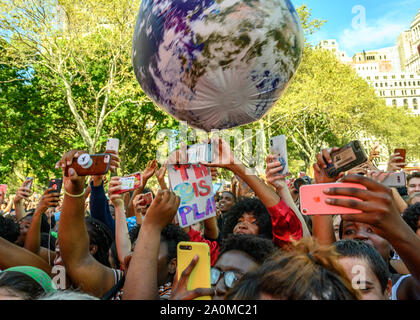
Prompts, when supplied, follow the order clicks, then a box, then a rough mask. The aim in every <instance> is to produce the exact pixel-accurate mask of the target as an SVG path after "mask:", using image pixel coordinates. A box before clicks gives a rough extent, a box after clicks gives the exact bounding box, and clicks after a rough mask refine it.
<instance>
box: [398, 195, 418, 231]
mask: <svg viewBox="0 0 420 320" xmlns="http://www.w3.org/2000/svg"><path fill="white" fill-rule="evenodd" d="M402 218H403V219H404V221H405V222H406V223H407V224H408V225H409V226H410V228H411V229H412V230H413V231H414V232H416V231H417V229H418V223H419V218H420V202H418V203H415V204H412V205H409V206H408V207H407V208H406V209H405V210H404V212H403V214H402Z"/></svg>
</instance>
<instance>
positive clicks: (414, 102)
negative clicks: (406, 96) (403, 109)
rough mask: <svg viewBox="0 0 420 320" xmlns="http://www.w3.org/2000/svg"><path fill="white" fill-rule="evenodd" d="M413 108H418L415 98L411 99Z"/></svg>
mask: <svg viewBox="0 0 420 320" xmlns="http://www.w3.org/2000/svg"><path fill="white" fill-rule="evenodd" d="M413 108H414V110H418V108H419V105H418V103H417V99H413Z"/></svg>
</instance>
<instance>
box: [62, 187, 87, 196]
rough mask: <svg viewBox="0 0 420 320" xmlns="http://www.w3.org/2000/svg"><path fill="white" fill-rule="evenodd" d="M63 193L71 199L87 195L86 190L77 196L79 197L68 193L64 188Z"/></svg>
mask: <svg viewBox="0 0 420 320" xmlns="http://www.w3.org/2000/svg"><path fill="white" fill-rule="evenodd" d="M63 191H64V194H66V195H68V196H69V197H72V198H81V197H83V196H84V195H85V192H86V188H85V189H84V190H83V192H82V193H81V194H77V195H75V194H71V193H68V192H67V191H66V189H65V188H63Z"/></svg>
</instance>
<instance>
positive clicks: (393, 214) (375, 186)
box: [324, 175, 401, 238]
mask: <svg viewBox="0 0 420 320" xmlns="http://www.w3.org/2000/svg"><path fill="white" fill-rule="evenodd" d="M342 182H348V183H358V184H361V185H363V186H365V187H366V188H367V190H362V189H357V188H330V189H328V190H324V193H325V194H327V195H334V196H349V197H354V198H357V199H360V200H362V201H358V200H354V199H336V198H327V199H326V203H328V204H330V205H334V206H340V207H346V208H352V209H358V210H361V211H362V214H353V215H343V216H342V219H343V220H344V221H354V222H360V223H366V224H369V225H371V226H372V227H373V228H374V229H375V230H374V232H375V233H377V234H378V235H380V236H381V237H383V238H387V234H388V232H389V231H390V230H391V229H392V228H393V227H394V226H395V225H396V224H398V223H400V222H401V217H400V213H399V210H398V208H397V207H396V205H395V203H394V201H393V197H392V191H391V189H390V188H388V187H386V186H384V185H382V184H380V183H379V182H377V181H374V180H372V179H370V178H367V177H363V176H360V175H350V176H346V177H344V178H343V179H342Z"/></svg>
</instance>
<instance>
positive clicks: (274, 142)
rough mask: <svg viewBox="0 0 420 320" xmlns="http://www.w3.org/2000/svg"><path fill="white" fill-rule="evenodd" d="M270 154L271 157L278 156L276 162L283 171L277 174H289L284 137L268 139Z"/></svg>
mask: <svg viewBox="0 0 420 320" xmlns="http://www.w3.org/2000/svg"><path fill="white" fill-rule="evenodd" d="M270 153H271V154H272V155H275V156H278V161H279V162H280V164H281V166H282V167H283V170H281V171H280V172H279V173H278V174H280V175H287V174H289V162H288V159H287V144H286V136H285V135H281V136H277V137H273V138H271V139H270Z"/></svg>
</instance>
